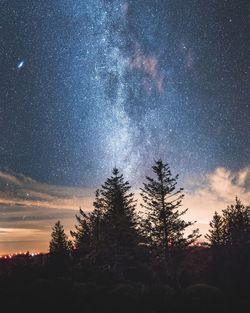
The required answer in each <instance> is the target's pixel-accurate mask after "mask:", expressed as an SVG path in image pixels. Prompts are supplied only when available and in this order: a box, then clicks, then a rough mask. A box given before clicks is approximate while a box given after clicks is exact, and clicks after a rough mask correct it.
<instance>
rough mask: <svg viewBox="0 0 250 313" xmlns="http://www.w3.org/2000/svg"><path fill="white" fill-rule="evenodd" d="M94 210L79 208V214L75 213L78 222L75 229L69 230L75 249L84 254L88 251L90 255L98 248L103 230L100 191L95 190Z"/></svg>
mask: <svg viewBox="0 0 250 313" xmlns="http://www.w3.org/2000/svg"><path fill="white" fill-rule="evenodd" d="M93 204H94V210H93V211H92V212H88V213H85V212H84V211H83V210H82V209H81V208H80V210H79V215H76V220H77V222H78V224H77V225H76V226H75V228H76V230H75V231H71V232H70V233H71V236H72V237H73V238H74V246H75V248H76V251H77V252H78V253H79V254H80V255H82V256H86V255H88V254H89V253H91V254H92V255H93V254H94V252H95V251H96V253H97V250H100V248H101V247H100V242H102V237H103V235H102V231H103V227H102V225H103V207H102V205H101V202H100V192H99V190H97V191H96V199H95V201H94V203H93Z"/></svg>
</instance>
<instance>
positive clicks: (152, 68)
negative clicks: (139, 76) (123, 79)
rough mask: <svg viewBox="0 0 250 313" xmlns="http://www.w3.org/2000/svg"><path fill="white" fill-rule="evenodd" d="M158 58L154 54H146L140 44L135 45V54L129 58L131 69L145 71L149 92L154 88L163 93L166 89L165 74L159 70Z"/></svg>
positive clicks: (145, 85)
mask: <svg viewBox="0 0 250 313" xmlns="http://www.w3.org/2000/svg"><path fill="white" fill-rule="evenodd" d="M158 63H159V62H158V59H157V57H156V56H154V55H146V54H145V53H144V52H143V50H142V48H141V47H140V46H139V44H136V45H135V51H134V54H133V56H132V57H131V58H130V59H129V60H128V64H129V67H130V68H131V69H135V70H139V71H142V72H143V73H144V82H143V84H144V87H145V89H146V90H147V91H148V92H151V90H152V89H153V88H155V89H156V90H158V92H160V93H162V92H163V91H164V76H163V74H162V73H161V72H160V70H159V64H158Z"/></svg>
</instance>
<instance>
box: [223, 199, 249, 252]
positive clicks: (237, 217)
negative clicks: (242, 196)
mask: <svg viewBox="0 0 250 313" xmlns="http://www.w3.org/2000/svg"><path fill="white" fill-rule="evenodd" d="M222 213H223V219H224V224H225V234H224V236H225V244H226V245H227V246H233V247H237V246H238V247H240V246H245V247H246V246H249V245H250V207H249V206H244V205H243V204H242V203H241V201H240V200H239V199H238V198H237V197H236V200H235V204H232V205H230V206H228V207H227V209H225V210H223V211H222Z"/></svg>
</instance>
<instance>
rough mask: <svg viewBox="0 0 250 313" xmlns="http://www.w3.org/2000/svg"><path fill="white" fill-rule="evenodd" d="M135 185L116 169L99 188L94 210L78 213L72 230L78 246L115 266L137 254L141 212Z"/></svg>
mask: <svg viewBox="0 0 250 313" xmlns="http://www.w3.org/2000/svg"><path fill="white" fill-rule="evenodd" d="M130 189H131V186H130V185H129V183H128V182H127V181H124V177H123V175H122V174H121V175H120V174H119V171H118V170H117V169H116V168H115V169H114V170H113V175H112V176H111V177H110V178H108V179H107V180H106V181H105V183H104V184H103V185H102V187H101V189H100V190H99V189H98V190H97V192H96V198H95V201H94V203H93V205H94V210H93V211H92V212H91V213H84V212H83V211H82V210H80V215H78V216H77V221H78V225H76V231H73V232H71V235H72V236H73V237H74V242H75V247H76V249H78V250H81V251H83V252H84V253H85V254H86V252H88V253H89V254H90V255H91V256H95V257H97V258H98V259H99V260H100V259H101V261H102V262H103V263H106V264H109V265H112V264H113V265H114V264H117V263H119V262H122V260H125V259H128V258H130V257H133V255H134V253H135V250H136V247H137V243H138V238H139V235H138V231H137V215H136V213H135V201H134V195H133V193H131V192H130Z"/></svg>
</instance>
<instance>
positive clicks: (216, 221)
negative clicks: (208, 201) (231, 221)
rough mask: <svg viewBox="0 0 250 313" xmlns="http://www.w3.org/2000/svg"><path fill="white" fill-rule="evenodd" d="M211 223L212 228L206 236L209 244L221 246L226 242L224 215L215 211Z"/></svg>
mask: <svg viewBox="0 0 250 313" xmlns="http://www.w3.org/2000/svg"><path fill="white" fill-rule="evenodd" d="M209 225H210V230H209V233H208V234H207V235H206V236H205V238H206V239H207V240H208V241H209V245H210V246H211V247H213V248H216V247H221V246H222V245H224V244H225V227H224V220H223V217H222V216H221V215H219V214H218V213H217V212H215V213H214V216H213V219H212V221H211V222H210V223H209Z"/></svg>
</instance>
